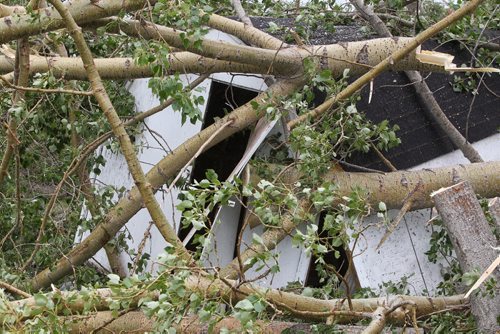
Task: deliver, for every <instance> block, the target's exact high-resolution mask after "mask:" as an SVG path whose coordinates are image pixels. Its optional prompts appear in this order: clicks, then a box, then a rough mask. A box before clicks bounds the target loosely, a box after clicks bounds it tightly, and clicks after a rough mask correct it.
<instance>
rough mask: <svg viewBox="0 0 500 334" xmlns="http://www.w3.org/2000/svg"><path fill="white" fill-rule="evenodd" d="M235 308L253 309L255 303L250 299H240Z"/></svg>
mask: <svg viewBox="0 0 500 334" xmlns="http://www.w3.org/2000/svg"><path fill="white" fill-rule="evenodd" d="M234 307H235V308H237V309H240V310H243V311H253V309H254V307H253V304H252V303H251V302H250V301H249V300H248V299H243V300H240V301H239V302H238V303H237V304H236V305H235V306H234Z"/></svg>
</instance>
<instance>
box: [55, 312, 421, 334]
mask: <svg viewBox="0 0 500 334" xmlns="http://www.w3.org/2000/svg"><path fill="white" fill-rule="evenodd" d="M62 321H64V322H66V323H67V324H68V325H69V328H70V333H74V334H78V333H90V332H91V331H92V330H95V329H97V328H100V327H102V328H101V329H100V330H99V331H96V332H93V333H96V334H97V333H103V334H105V333H121V332H126V333H145V332H153V331H154V330H155V327H154V321H153V320H152V319H150V318H148V317H147V316H146V315H145V314H144V313H143V312H141V311H132V312H127V313H125V314H124V315H121V316H118V317H113V314H112V312H111V311H103V312H98V313H95V314H93V315H91V316H90V317H88V318H85V319H83V320H79V318H78V317H65V318H64V319H63V320H62ZM74 321H76V323H75V322H74ZM103 325H105V326H103ZM254 326H255V327H254V330H255V332H257V333H260V334H280V333H283V331H284V330H288V333H290V334H293V333H297V334H298V333H303V334H309V333H311V334H312V333H318V329H319V330H320V331H322V332H323V331H324V332H326V333H330V331H332V332H335V333H337V332H342V333H345V334H360V333H362V331H363V329H364V327H363V326H351V325H326V324H316V325H311V324H306V323H295V322H283V321H259V320H257V321H256V322H255V325H254ZM173 327H174V328H175V329H176V330H177V331H178V333H183V334H205V333H220V332H221V330H222V329H223V328H224V329H226V330H229V331H234V332H235V333H236V332H240V331H241V330H242V328H241V323H240V321H239V320H237V319H235V318H224V319H222V320H220V321H219V322H217V324H216V325H215V326H214V327H213V328H212V331H210V332H209V331H208V330H209V328H208V325H207V324H206V323H203V322H201V321H200V320H199V319H197V318H196V317H185V318H184V319H183V320H182V321H181V322H180V323H177V324H173ZM315 327H318V329H316V328H315ZM382 333H384V334H385V333H387V334H389V333H393V334H400V333H401V334H402V333H406V334H414V333H415V331H414V330H412V329H405V330H403V329H402V328H391V329H390V330H389V329H388V330H384V331H382Z"/></svg>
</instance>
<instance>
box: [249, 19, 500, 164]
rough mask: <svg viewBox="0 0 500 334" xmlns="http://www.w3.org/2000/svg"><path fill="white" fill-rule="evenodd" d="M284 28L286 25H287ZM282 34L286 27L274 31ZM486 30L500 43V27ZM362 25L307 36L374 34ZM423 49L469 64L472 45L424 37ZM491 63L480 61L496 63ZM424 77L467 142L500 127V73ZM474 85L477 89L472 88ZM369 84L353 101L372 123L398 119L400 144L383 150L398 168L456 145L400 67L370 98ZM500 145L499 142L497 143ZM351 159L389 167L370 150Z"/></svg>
mask: <svg viewBox="0 0 500 334" xmlns="http://www.w3.org/2000/svg"><path fill="white" fill-rule="evenodd" d="M251 20H252V22H253V24H254V26H255V27H256V28H259V29H263V30H265V31H269V30H270V28H271V25H273V23H274V24H276V25H277V26H279V27H292V26H293V25H294V20H293V19H290V18H264V17H252V18H251ZM285 30H286V29H285ZM275 35H276V36H277V37H280V38H282V37H283V36H284V30H281V33H277V34H275ZM484 35H485V36H486V37H487V39H488V40H489V41H490V44H492V45H496V46H497V47H499V48H500V44H499V43H500V31H492V30H487V31H485V32H484ZM377 37H378V36H377V35H376V34H375V33H372V32H370V31H369V30H367V29H366V28H364V27H363V26H360V25H347V26H336V27H335V30H334V31H333V32H331V31H327V30H325V29H323V28H322V27H319V29H317V30H316V31H314V33H313V34H311V36H310V38H309V43H311V44H315V45H317V44H333V43H340V42H347V41H358V40H364V39H371V38H377ZM423 48H424V49H426V50H435V51H440V52H444V53H448V54H450V55H454V56H455V59H454V62H455V63H456V64H457V66H461V65H462V64H466V66H469V65H470V62H471V59H472V58H473V57H472V56H471V53H470V51H469V50H468V49H467V48H464V47H463V46H462V45H461V44H460V42H457V41H450V42H448V43H445V44H439V43H438V42H436V41H429V42H426V43H424V45H423ZM498 63H499V60H498V58H497V59H496V60H495V63H494V64H483V65H484V66H489V67H497V68H498V65H499V64H498ZM423 77H424V78H425V81H426V83H427V84H428V86H429V87H430V89H431V91H432V92H433V93H434V96H435V98H436V100H437V101H438V102H439V104H440V107H441V108H442V110H443V111H444V113H445V114H446V116H447V117H448V119H449V120H450V121H451V122H452V123H453V125H455V127H456V128H457V129H458V130H459V131H460V133H461V134H462V135H463V136H464V137H465V138H466V139H467V140H468V141H470V142H472V143H474V142H477V141H479V140H481V139H484V138H487V137H490V136H492V135H494V134H496V133H498V131H499V128H500V75H498V74H496V73H482V74H478V75H477V76H476V75H474V76H468V75H466V74H463V73H451V74H450V73H429V74H425V73H423ZM476 87H477V89H476ZM369 94H370V87H368V86H367V87H365V88H363V89H362V90H361V92H360V95H361V100H360V101H359V102H358V103H357V108H358V110H359V111H361V112H364V113H365V114H366V115H367V118H368V119H370V120H371V121H373V122H374V123H379V122H381V121H383V120H385V119H387V120H389V122H390V123H391V124H397V125H398V126H399V127H400V130H399V131H398V132H397V135H398V137H399V138H400V139H401V142H402V144H401V145H399V146H398V147H395V148H393V149H391V150H390V151H389V152H386V153H384V155H385V156H386V158H387V159H388V160H389V161H391V162H392V164H393V165H394V166H395V167H396V168H398V169H407V168H410V167H412V166H416V165H419V164H421V163H423V162H425V161H429V160H432V159H434V158H437V157H439V156H441V155H444V154H446V153H449V152H452V151H454V150H456V147H454V145H453V144H452V142H451V141H450V140H449V139H448V137H447V136H446V134H444V132H443V131H442V130H440V128H439V126H438V125H437V124H436V122H435V121H434V119H433V117H432V116H431V115H430V114H429V113H428V111H427V110H426V108H424V107H423V106H422V105H421V103H420V101H419V100H418V97H417V95H416V94H415V90H414V88H413V87H412V86H411V84H410V82H409V80H408V79H407V77H406V76H405V75H404V74H403V73H398V72H385V73H383V74H381V75H380V76H378V77H377V78H376V79H375V80H374V85H373V91H372V98H371V101H370V103H369V102H368V101H369V98H368V96H369ZM499 145H500V144H499ZM349 162H351V163H354V164H357V165H362V166H365V167H369V168H373V169H378V170H387V167H386V166H385V165H384V164H383V163H382V161H381V160H380V158H379V157H378V156H377V155H376V153H374V152H370V153H367V154H361V153H358V154H355V155H354V156H352V157H351V158H350V159H349ZM347 169H348V168H347Z"/></svg>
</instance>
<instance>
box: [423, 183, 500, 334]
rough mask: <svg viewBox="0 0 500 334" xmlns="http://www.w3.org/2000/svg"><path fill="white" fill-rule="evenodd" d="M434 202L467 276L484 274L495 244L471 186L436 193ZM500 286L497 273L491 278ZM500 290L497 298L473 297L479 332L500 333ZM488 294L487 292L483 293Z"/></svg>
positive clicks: (455, 186) (467, 184) (464, 184)
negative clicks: (472, 273)
mask: <svg viewBox="0 0 500 334" xmlns="http://www.w3.org/2000/svg"><path fill="white" fill-rule="evenodd" d="M432 198H433V199H434V202H435V203H436V209H437V210H438V212H439V214H440V216H441V218H442V219H443V222H444V225H445V227H446V230H447V231H448V234H449V236H450V239H451V242H452V243H453V247H454V249H455V252H456V253H457V257H458V261H459V262H460V266H461V267H462V270H463V271H464V272H470V271H472V270H474V269H479V272H481V273H482V272H483V271H484V270H485V269H486V268H488V267H489V265H490V264H491V263H492V262H493V261H494V260H495V259H496V257H497V255H496V251H495V250H494V249H493V247H494V246H496V240H495V238H494V236H493V233H492V232H491V228H490V226H489V224H488V221H487V220H486V217H485V215H484V213H483V210H482V209H481V206H480V205H479V202H478V201H477V199H476V195H475V193H474V190H473V189H472V187H471V186H470V184H469V183H468V182H461V183H458V184H456V185H454V186H451V187H448V188H444V189H440V190H438V191H436V192H435V193H434V194H433V195H432ZM492 276H493V277H494V279H495V280H496V282H500V274H499V271H498V269H497V270H496V272H494V273H493V274H492ZM499 290H500V289H498V290H497V291H494V292H495V296H493V297H491V296H485V297H483V296H482V295H481V294H475V295H473V296H472V297H471V309H472V313H473V314H474V316H475V318H476V320H477V324H478V329H479V330H480V331H481V332H485V333H496V332H497V331H498V330H500V326H499V324H498V323H497V317H499V316H500V291H499ZM483 292H485V291H483Z"/></svg>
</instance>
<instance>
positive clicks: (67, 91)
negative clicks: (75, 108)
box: [0, 75, 94, 96]
mask: <svg viewBox="0 0 500 334" xmlns="http://www.w3.org/2000/svg"><path fill="white" fill-rule="evenodd" d="M0 80H2V82H3V83H4V84H5V85H6V86H7V87H9V88H12V89H16V90H21V91H24V92H35V93H42V94H73V95H84V96H92V95H94V93H92V92H84V91H81V90H72V89H62V88H56V89H46V88H45V89H43V88H33V87H23V86H18V85H14V84H12V83H10V81H9V79H8V78H6V77H4V76H3V75H0Z"/></svg>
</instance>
